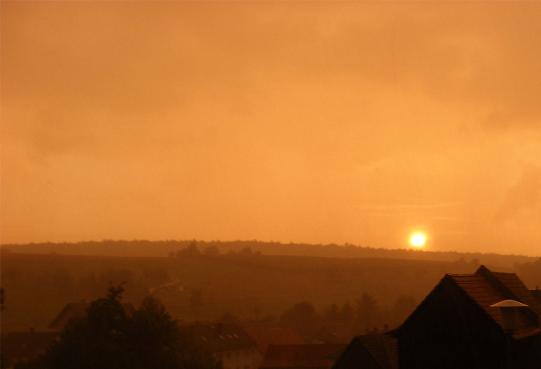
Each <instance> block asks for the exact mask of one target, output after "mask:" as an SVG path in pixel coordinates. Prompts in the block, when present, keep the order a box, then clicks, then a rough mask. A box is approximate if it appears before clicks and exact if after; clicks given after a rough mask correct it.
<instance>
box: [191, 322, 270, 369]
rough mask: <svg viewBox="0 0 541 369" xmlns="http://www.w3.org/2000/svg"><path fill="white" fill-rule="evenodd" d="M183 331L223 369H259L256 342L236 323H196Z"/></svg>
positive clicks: (259, 357) (259, 355)
mask: <svg viewBox="0 0 541 369" xmlns="http://www.w3.org/2000/svg"><path fill="white" fill-rule="evenodd" d="M182 329H184V331H185V332H187V333H188V334H189V335H190V337H191V338H192V339H193V340H194V341H195V342H196V343H197V344H198V345H199V346H200V347H201V348H202V349H204V350H205V351H207V352H209V353H210V354H212V355H213V356H214V357H215V358H216V359H217V360H219V361H221V363H222V366H223V369H257V367H258V365H259V363H260V362H261V354H260V353H259V350H258V347H257V344H256V342H255V341H254V340H253V339H252V338H251V337H250V336H249V335H248V334H247V333H246V332H245V331H244V330H243V329H242V328H241V327H240V326H239V325H237V324H235V323H208V324H205V323H195V324H191V325H187V326H183V327H182Z"/></svg>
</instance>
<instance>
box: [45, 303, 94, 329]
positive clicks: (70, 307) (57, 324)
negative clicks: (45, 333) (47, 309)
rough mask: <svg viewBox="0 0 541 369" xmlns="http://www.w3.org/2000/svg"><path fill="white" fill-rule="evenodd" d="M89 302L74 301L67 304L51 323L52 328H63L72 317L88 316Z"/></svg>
mask: <svg viewBox="0 0 541 369" xmlns="http://www.w3.org/2000/svg"><path fill="white" fill-rule="evenodd" d="M88 306H89V304H88V303H86V302H72V303H69V304H66V306H64V308H63V309H62V310H61V311H60V313H59V314H58V315H57V316H56V317H55V318H54V320H53V321H52V322H51V323H50V324H49V328H50V329H55V330H61V329H63V328H64V327H65V326H66V324H67V323H68V322H69V321H70V320H72V319H81V318H84V317H85V316H86V310H87V309H88Z"/></svg>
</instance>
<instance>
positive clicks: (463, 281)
mask: <svg viewBox="0 0 541 369" xmlns="http://www.w3.org/2000/svg"><path fill="white" fill-rule="evenodd" d="M448 277H449V278H451V279H452V280H453V281H454V282H455V283H456V284H457V285H458V286H459V287H460V288H461V289H462V290H463V291H464V292H466V294H467V295H468V296H469V297H470V298H471V299H472V300H473V301H474V302H475V303H477V305H479V306H480V307H481V308H482V309H483V310H484V311H485V312H486V313H487V314H488V315H489V316H490V317H491V318H492V319H493V320H494V321H496V323H498V324H499V325H500V326H501V327H503V326H504V322H503V317H502V313H501V309H499V308H494V307H491V305H493V304H496V303H498V302H500V301H502V300H507V299H511V300H516V301H519V302H522V303H524V304H526V305H528V308H527V310H521V313H522V315H523V319H524V320H525V321H528V322H529V323H528V324H529V326H528V327H527V328H526V329H523V330H521V332H516V333H517V337H518V336H524V335H526V336H527V335H531V334H537V333H536V332H537V329H538V328H539V323H540V322H541V303H540V302H539V301H537V299H536V298H535V297H534V296H533V295H532V293H531V292H530V291H529V290H528V289H527V288H526V286H525V285H524V283H522V281H521V280H520V278H518V276H517V275H516V274H515V273H501V272H493V271H490V270H489V269H488V268H486V267H484V266H481V267H480V268H479V269H478V270H477V271H476V272H475V273H474V274H450V275H448ZM528 332H530V333H528Z"/></svg>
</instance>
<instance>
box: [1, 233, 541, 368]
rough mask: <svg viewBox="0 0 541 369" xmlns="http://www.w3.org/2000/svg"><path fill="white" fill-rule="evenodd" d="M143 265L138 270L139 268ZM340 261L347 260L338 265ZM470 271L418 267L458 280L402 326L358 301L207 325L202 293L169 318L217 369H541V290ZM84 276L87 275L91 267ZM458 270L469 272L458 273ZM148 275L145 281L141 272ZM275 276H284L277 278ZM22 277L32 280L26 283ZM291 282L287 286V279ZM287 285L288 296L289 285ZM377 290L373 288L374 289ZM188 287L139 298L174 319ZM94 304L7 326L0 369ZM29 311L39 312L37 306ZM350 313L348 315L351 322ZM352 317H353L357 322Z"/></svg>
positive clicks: (6, 310)
mask: <svg viewBox="0 0 541 369" xmlns="http://www.w3.org/2000/svg"><path fill="white" fill-rule="evenodd" d="M3 256H4V260H9V259H10V258H14V259H13V260H14V261H15V260H17V259H20V258H22V259H21V260H25V262H26V263H27V264H26V265H27V266H29V265H31V264H29V262H30V259H31V258H36V257H37V256H33V255H31V254H28V255H24V254H17V253H11V252H8V253H5V252H4V254H3ZM44 257H47V256H44ZM6 258H7V259H6ZM25 258H26V259H28V260H26V259H25ZM48 258H49V260H51V262H50V265H54V262H53V261H52V260H54V259H55V258H56V259H58V258H67V259H69V258H70V256H68V255H66V256H62V255H49V256H48ZM109 258H110V259H111V257H109ZM265 258H266V256H265V255H261V254H260V253H254V252H253V251H249V252H248V251H247V250H246V249H239V251H238V252H236V253H235V252H233V251H232V250H230V251H229V254H223V255H220V254H219V252H217V251H216V250H214V249H212V250H210V249H209V250H208V251H206V252H200V251H199V249H198V248H197V246H196V245H195V244H194V243H193V242H192V243H187V244H186V246H184V248H183V249H181V251H179V252H175V253H171V254H170V256H169V257H168V258H165V259H164V260H169V261H171V260H172V261H173V262H174V263H176V262H181V263H184V264H173V266H174V265H177V266H180V265H183V267H184V268H188V265H189V264H188V263H194V262H195V263H206V262H209V260H210V261H211V262H217V260H219V262H220V263H224V265H227V264H231V263H232V265H234V268H237V269H238V268H243V267H247V266H248V267H249V268H251V270H253V268H254V265H258V267H259V268H261V267H262V265H263V264H262V263H263V261H262V260H265ZM298 258H301V259H302V257H299V256H295V257H293V260H294V261H295V262H297V263H299V261H298V260H297V259H298ZM271 259H272V258H271ZM83 260H84V257H83ZM112 260H115V259H114V258H113V259H112ZM135 260H137V259H135ZM359 260H363V259H362V258H361V259H359ZM376 260H377V259H376ZM118 261H120V259H118ZM118 261H117V262H118ZM19 262H20V260H19ZM140 262H143V259H141V261H140ZM286 262H291V260H289V261H288V259H287V258H284V259H282V260H281V263H280V264H282V267H283V265H284V264H285V263H286ZM316 262H323V263H326V262H338V263H340V260H338V261H336V260H334V259H332V258H328V261H327V259H325V258H322V260H318V259H315V260H312V261H311V263H316ZM343 262H344V263H345V262H347V261H346V260H345V259H344V260H343ZM370 262H374V261H373V260H372V261H370V259H367V260H365V261H364V263H365V264H363V265H364V270H365V271H366V272H369V271H370V270H371V269H372V270H374V269H373V268H377V269H380V272H381V270H385V266H384V265H385V263H386V262H387V263H396V261H393V260H388V261H385V260H379V261H377V262H378V263H383V264H380V265H378V266H376V267H374V266H369V264H366V263H370ZM539 262H540V261H537V262H531V263H527V264H525V265H526V266H527V268H524V269H522V270H521V271H523V272H524V275H525V276H526V277H527V278H528V281H529V282H531V281H533V280H535V278H538V277H539V274H535V271H536V270H537V268H538V267H539V266H540V264H539ZM88 263H89V261H87V264H88ZM402 263H403V264H404V265H407V263H408V261H407V260H403V262H402ZM477 263H478V262H477V261H475V262H474V263H473V264H472V263H470V262H466V261H460V262H458V263H444V264H441V265H440V264H438V267H436V268H435V269H434V270H432V271H430V272H428V273H427V270H429V269H430V267H433V266H431V264H430V262H427V264H424V266H423V265H421V266H420V265H416V266H415V268H417V269H416V270H417V271H416V273H419V274H425V276H426V277H427V278H428V279H429V280H433V279H434V278H433V277H432V275H431V274H433V275H434V276H435V275H437V274H438V273H440V270H441V269H440V268H443V269H445V268H449V269H451V270H459V271H462V272H461V273H441V274H440V275H439V278H436V279H435V282H436V283H433V284H432V286H430V287H429V288H428V289H427V290H426V294H425V295H422V296H421V298H420V299H419V300H416V299H413V298H412V299H411V300H408V299H404V298H402V299H399V300H400V301H403V302H404V303H407V302H408V301H409V302H410V303H409V305H408V304H406V305H407V306H406V307H405V308H404V310H402V312H401V314H402V315H401V316H400V317H399V318H396V317H394V316H393V315H392V314H391V313H390V312H387V314H385V312H384V311H383V310H384V309H382V308H380V309H379V310H377V308H376V306H377V303H376V301H375V299H374V298H373V297H371V296H370V295H368V294H366V293H365V294H364V295H362V297H361V298H360V299H359V300H358V301H356V302H355V305H353V304H352V305H349V303H348V304H344V305H342V306H339V305H336V304H334V305H330V306H329V307H328V308H327V309H324V312H322V313H321V314H318V313H317V312H315V311H314V308H313V306H312V305H311V304H310V303H308V302H300V303H297V304H294V305H293V306H292V307H290V308H289V309H286V311H285V312H284V313H283V314H282V315H281V316H280V317H277V318H273V317H272V316H270V315H268V316H266V315H264V312H263V311H258V309H262V308H263V306H262V305H261V303H260V306H259V307H256V306H254V307H252V309H245V310H244V311H245V312H246V314H247V315H242V314H241V315H240V316H237V315H236V314H235V312H225V311H222V312H221V313H222V316H221V317H218V318H214V319H212V318H210V316H211V315H207V314H206V313H205V312H204V311H203V310H208V309H211V310H212V309H215V308H216V306H214V307H213V306H210V305H212V302H211V301H207V302H204V300H207V299H209V298H210V297H208V296H207V295H208V294H209V290H210V289H208V288H207V290H205V289H202V290H197V291H196V292H194V291H191V292H190V293H189V298H188V300H187V301H186V303H187V304H188V305H187V307H188V308H189V309H191V312H192V313H194V314H195V315H190V310H186V311H185V312H184V313H179V314H180V316H179V314H174V315H175V316H174V318H175V319H174V321H175V324H176V325H177V326H178V328H179V330H180V331H182V332H184V334H186V336H187V337H189V340H190V342H191V344H193V345H195V346H194V347H198V348H199V349H201V352H203V353H204V354H203V355H208V357H212V358H213V360H215V362H216V363H217V365H219V367H220V368H222V369H364V368H366V369H399V368H407V369H410V368H411V369H426V368H456V369H460V368H502V369H515V368H516V369H538V368H539V365H540V363H541V290H539V289H537V287H535V286H533V288H532V287H528V286H527V285H526V284H525V283H524V282H523V281H522V280H521V278H520V277H519V275H517V274H516V273H514V272H509V271H506V272H501V271H498V270H497V269H494V268H492V267H490V266H485V265H477ZM13 264H15V262H13ZM83 264H84V263H83ZM83 264H81V265H83ZM216 265H218V264H216ZM270 265H271V264H267V266H266V269H264V270H265V272H266V273H270V271H271V270H272V268H273V267H271V266H270ZM297 265H298V266H299V265H301V264H297ZM316 265H317V264H316ZM321 265H325V264H321ZM321 265H320V267H321ZM363 265H358V266H357V265H354V266H353V268H359V269H362V268H363ZM85 268H88V265H87V266H85ZM407 268H413V266H409V267H406V269H407ZM528 268H529V269H528ZM166 269H167V268H166ZM286 269H287V268H286ZM347 269H348V265H347V264H344V265H343V268H342V273H344V274H345V275H344V276H341V275H340V274H339V273H338V274H336V275H334V274H333V273H331V276H332V278H331V281H330V282H329V285H332V284H334V283H344V282H345V281H344V280H341V278H345V279H348V278H350V276H349V275H348V274H347V273H348V272H347ZM499 269H502V268H499ZM503 269H506V268H503ZM507 269H509V268H507ZM164 270H165V269H164ZM317 270H318V269H315V271H317ZM465 270H471V272H468V273H465V272H464V271H465ZM155 271H156V269H155ZM3 273H4V274H3V280H4V281H5V282H4V286H8V287H9V286H10V282H11V284H13V283H14V281H10V278H12V277H11V274H14V275H20V274H17V272H16V271H15V268H13V266H12V267H8V268H4V270H3ZM19 273H21V271H19ZM146 273H147V274H148V273H149V272H148V270H147V271H146ZM221 273H223V276H224V277H225V276H228V277H229V278H233V277H232V276H233V275H234V274H231V273H232V272H231V271H227V270H226V269H222V270H221ZM252 273H253V271H252ZM281 273H286V274H287V272H284V269H282V270H281ZM374 273H376V272H374ZM319 274H321V273H319ZM327 274H328V273H327ZM218 275H219V273H218ZM109 276H110V277H113V275H109ZM126 276H129V274H124V277H126ZM406 276H407V273H406V272H404V273H403V277H406ZM27 278H28V280H29V281H30V280H31V279H30V275H29V276H28V277H27ZM114 278H117V279H116V281H117V282H120V281H121V280H120V279H118V278H122V275H121V276H120V277H118V276H117V277H114ZM207 278H210V279H207V283H211V280H212V279H213V278H215V277H212V276H207ZM253 278H254V280H255V279H257V278H258V277H257V273H255V274H253ZM298 278H299V277H298V276H297V277H294V278H293V280H294V279H298ZM326 278H329V276H326ZM186 280H189V278H188V277H187V279H186ZM44 281H45V279H44ZM155 281H156V282H158V281H160V279H159V278H156V277H155ZM230 281H231V282H234V281H236V280H235V279H231V280H230ZM46 283H47V282H46ZM59 283H60V282H59ZM140 283H146V281H141V282H140ZM216 283H217V281H216ZM237 283H238V282H237ZM250 283H254V282H253V281H245V284H246V285H247V286H248V285H250ZM255 283H256V284H258V283H259V284H258V285H257V286H256V287H257V288H261V287H262V284H261V283H263V281H259V282H255ZM278 283H280V282H278ZM287 283H289V285H290V287H293V284H294V282H291V281H290V282H287ZM315 283H317V282H315ZM359 283H364V284H365V285H367V283H369V282H368V280H367V279H364V280H363V279H362V278H361V279H359ZM391 283H392V282H391ZM119 285H120V284H119ZM133 285H134V281H130V282H129V283H125V285H124V287H120V288H121V289H122V291H123V293H125V295H126V296H125V297H126V298H124V297H122V300H121V299H120V297H119V302H120V305H119V306H121V307H122V310H123V311H124V314H126V316H135V315H136V314H137V307H136V303H135V299H134V298H133V297H134V296H133V295H131V296H130V293H129V292H130V288H131V287H132V286H133ZM384 285H385V284H379V286H380V287H381V286H384ZM149 286H150V285H149ZM267 286H268V285H267ZM57 287H58V286H57ZM27 288H28V287H27ZM189 288H190V287H189V286H188V285H186V283H182V281H181V280H180V279H178V278H176V279H173V280H161V283H157V284H156V285H154V286H152V287H149V288H147V290H146V294H148V295H149V296H153V297H155V298H156V299H157V300H160V299H162V300H163V301H164V302H165V303H166V306H169V307H170V308H171V312H173V313H174V312H175V306H176V305H175V303H176V304H181V305H182V302H181V301H180V300H181V298H180V296H182V295H183V294H186V293H187V292H188V291H187V290H188V289H189ZM220 288H222V287H220ZM303 288H305V287H303ZM314 288H315V286H314ZM2 291H3V309H2V316H3V319H2V320H3V321H2V323H3V326H4V327H9V324H10V323H13V322H10V321H9V320H10V319H13V318H15V317H16V314H13V312H12V311H10V310H11V309H16V308H17V305H18V304H19V303H20V302H19V301H17V300H19V299H20V298H21V297H23V296H21V295H20V294H17V293H16V292H14V293H13V297H12V298H11V296H10V295H11V294H10V289H9V288H7V289H3V290H2ZM51 291H52V290H51ZM245 291H248V290H245ZM395 292H396V291H395ZM49 293H50V292H49ZM235 293H236V292H235V290H234V289H230V292H229V294H235ZM421 294H422V293H421ZM266 295H267V296H269V297H272V296H273V293H272V292H270V291H266ZM37 296H39V294H38V295H37ZM119 296H120V295H119ZM175 296H176V297H175ZM307 296H310V291H309V290H306V294H305V296H303V295H302V292H298V296H295V298H296V299H297V300H298V301H303V300H304V298H305V297H307ZM378 297H380V296H378ZM215 298H217V297H215ZM228 298H231V301H233V300H238V299H241V298H242V296H240V295H236V296H232V295H231V296H228ZM275 298H277V297H275ZM60 299H63V298H62V297H60ZM363 299H364V300H363ZM130 300H131V301H130ZM255 300H257V299H255ZM255 300H254V301H255ZM215 301H216V300H215ZM44 302H45V300H44ZM29 303H30V302H29ZM33 303H34V304H35V303H37V301H35V302H33ZM224 304H225V303H224ZM244 304H246V301H245V302H244ZM269 304H270V303H269ZM363 304H364V305H363ZM91 305H92V301H91V300H79V301H68V302H66V304H65V305H64V306H62V307H61V308H60V309H59V310H58V311H57V312H56V313H55V314H53V315H52V316H51V317H50V319H49V321H48V322H44V323H43V324H41V325H39V324H36V325H37V328H36V327H30V328H27V329H24V330H21V328H20V327H21V326H22V325H20V324H19V325H18V326H17V325H14V326H13V327H12V329H10V330H9V331H6V330H5V329H4V332H3V334H2V362H3V368H26V367H28V366H25V365H29V363H32V362H33V361H35V360H36V359H38V358H39V357H40V356H43V355H45V354H46V353H47V352H48V350H51V347H54V345H55V344H58V341H59V340H60V339H62V335H63V332H64V331H65V330H66V327H69V326H70V324H74V322H77V321H78V320H85V319H88V314H90V313H89V308H90V306H91ZM395 305H396V304H395ZM55 306H58V305H55ZM371 306H372V307H373V309H371V308H370V307H371ZM245 308H246V306H245ZM33 309H35V310H39V305H37V306H35V307H34V308H33ZM348 309H350V310H351V311H350V312H349V313H348V311H347V310H348ZM354 309H355V310H357V311H356V312H355V313H353V310H354ZM218 310H219V309H218ZM182 314H184V316H182ZM186 318H188V319H186ZM17 319H20V317H19V318H17ZM359 319H360V320H359ZM359 321H360V322H361V323H359ZM35 322H37V320H35ZM29 367H32V366H29Z"/></svg>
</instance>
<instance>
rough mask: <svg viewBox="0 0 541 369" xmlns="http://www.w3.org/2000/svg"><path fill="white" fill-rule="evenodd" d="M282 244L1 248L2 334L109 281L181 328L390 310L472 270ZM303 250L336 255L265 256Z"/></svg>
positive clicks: (521, 267) (530, 277)
mask: <svg viewBox="0 0 541 369" xmlns="http://www.w3.org/2000/svg"><path fill="white" fill-rule="evenodd" d="M216 245H218V246H219V247H218V246H216ZM290 247H291V246H290V245H279V244H276V245H273V244H270V243H260V242H254V243H251V242H236V243H235V242H231V243H226V242H223V243H208V242H207V243H203V242H196V243H194V242H193V241H185V242H171V243H167V242H141V241H134V242H99V243H86V244H66V245H53V244H40V245H16V246H11V247H9V248H7V247H3V248H2V257H1V259H0V263H1V267H0V274H1V275H0V281H1V287H2V288H4V290H5V303H6V308H5V310H4V311H3V312H2V328H3V329H4V330H21V329H23V330H26V329H29V328H31V327H33V328H36V329H44V328H46V326H47V324H48V323H49V322H50V321H51V319H52V318H53V317H54V316H55V315H56V314H57V313H58V311H59V310H60V309H61V308H62V307H63V306H64V304H66V303H68V302H77V301H81V300H87V301H88V300H91V299H94V298H96V297H98V296H100V295H102V294H103V293H104V291H105V290H106V289H107V287H108V286H110V285H111V283H113V284H118V283H124V284H125V287H126V299H127V300H128V301H129V302H133V303H134V304H137V303H138V302H139V301H141V299H142V298H143V297H144V296H146V295H148V294H149V293H153V294H156V295H157V296H158V298H160V299H161V300H162V301H163V302H164V303H165V304H166V306H167V308H168V309H169V310H170V311H171V312H172V313H173V315H174V317H175V318H177V319H180V320H188V321H189V320H209V319H217V318H219V317H221V316H223V315H224V314H226V313H232V314H233V315H235V316H238V317H240V318H242V319H255V318H265V317H267V316H274V317H277V316H280V314H282V313H283V312H284V311H285V309H287V308H289V307H291V306H292V305H294V304H296V303H298V302H301V301H309V302H310V303H313V304H314V306H315V307H316V308H317V309H318V311H320V312H323V311H324V309H326V308H327V307H329V306H330V305H331V304H338V306H342V305H343V304H345V303H348V302H349V303H351V306H352V307H353V308H355V307H356V306H357V301H358V300H359V298H360V297H361V296H362V294H364V293H367V294H369V295H370V296H372V297H373V298H374V299H375V301H376V302H377V304H378V306H380V308H381V309H382V311H392V309H393V307H394V306H395V305H396V304H397V303H398V302H399V301H400V298H401V297H411V298H412V299H413V300H414V301H416V302H419V301H421V300H422V299H423V298H424V296H426V294H427V293H428V292H429V291H430V290H431V289H432V288H433V287H434V286H435V285H436V284H437V282H438V281H439V280H440V279H441V278H442V277H443V275H444V274H445V273H472V272H473V271H474V270H475V269H477V267H478V266H479V261H478V260H476V259H475V258H472V255H475V254H472V255H468V258H472V259H470V260H466V258H463V257H462V255H464V254H449V255H453V256H454V257H455V258H458V259H455V260H454V261H446V260H419V259H421V258H418V259H415V258H414V257H412V256H422V257H425V258H426V256H428V255H433V256H439V257H442V255H445V254H443V253H415V252H406V251H401V250H375V249H369V248H359V249H356V248H353V247H348V246H317V245H313V246H308V245H293V247H291V248H290ZM312 247H313V248H312ZM254 249H255V251H254ZM306 249H309V250H315V251H317V252H320V253H322V254H324V255H330V254H331V253H332V252H334V253H337V254H340V252H341V254H340V255H341V257H331V256H326V257H321V256H302V255H268V254H265V253H266V252H267V251H266V250H269V251H274V252H276V253H280V252H282V253H285V252H287V251H290V252H299V253H300V252H301V251H302V250H306ZM8 250H10V251H8ZM38 252H40V253H39V254H38ZM348 252H349V253H350V255H359V254H362V252H374V253H376V255H377V252H382V254H383V255H386V256H387V257H348V256H347V255H348ZM84 253H86V254H87V255H83V254H84ZM100 253H101V254H102V255H97V254H100ZM267 253H268V252H267ZM90 254H94V255H90ZM103 254H109V255H103ZM145 254H156V255H158V256H144V255H145ZM115 255H131V256H115ZM165 255H167V256H165ZM392 255H397V256H401V255H404V257H403V258H391V257H390V256H392ZM449 255H448V257H450V256H449ZM489 257H493V259H491V260H493V261H494V262H495V263H499V264H500V265H504V264H505V265H507V266H505V267H498V266H497V265H495V264H491V263H486V264H487V265H488V266H489V267H490V268H492V269H495V270H513V271H516V272H517V273H518V274H519V276H520V277H521V278H523V279H524V281H525V282H526V283H527V284H528V286H529V287H530V288H534V287H535V285H541V260H537V261H536V260H534V261H528V262H525V263H516V264H515V265H514V267H509V265H510V264H511V263H512V262H514V261H516V260H524V259H518V257H508V258H511V259H505V258H506V256H500V255H489ZM502 260H503V262H502ZM526 260H529V259H526Z"/></svg>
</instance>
